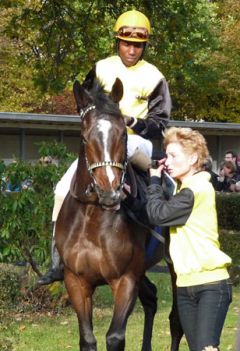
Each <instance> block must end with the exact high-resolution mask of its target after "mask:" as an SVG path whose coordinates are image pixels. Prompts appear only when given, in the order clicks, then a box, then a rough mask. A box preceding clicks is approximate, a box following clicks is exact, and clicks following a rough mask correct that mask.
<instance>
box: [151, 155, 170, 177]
mask: <svg viewBox="0 0 240 351" xmlns="http://www.w3.org/2000/svg"><path fill="white" fill-rule="evenodd" d="M165 162H166V158H163V159H161V160H159V161H157V163H158V167H157V168H150V169H149V174H150V177H154V176H155V177H159V178H161V176H162V171H163V170H164V169H166V166H165Z"/></svg>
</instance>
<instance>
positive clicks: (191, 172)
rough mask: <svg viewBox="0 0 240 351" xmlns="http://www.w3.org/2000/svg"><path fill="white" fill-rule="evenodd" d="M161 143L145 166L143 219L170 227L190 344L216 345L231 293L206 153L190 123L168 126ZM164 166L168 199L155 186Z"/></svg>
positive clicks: (197, 348)
mask: <svg viewBox="0 0 240 351" xmlns="http://www.w3.org/2000/svg"><path fill="white" fill-rule="evenodd" d="M164 145H165V148H166V154H167V158H166V159H164V160H161V161H159V164H158V168H157V169H151V170H150V176H151V184H150V185H149V187H148V194H147V198H148V200H147V205H146V207H147V213H148V217H149V221H150V222H151V223H152V224H154V225H159V226H169V227H170V255H171V258H172V261H173V264H174V269H175V272H176V274H177V300H178V310H179V316H180V320H181V324H182V327H183V330H184V333H185V335H186V339H187V342H188V345H189V348H190V350H191V351H208V350H209V351H211V350H219V348H218V346H219V344H220V335H221V331H222V328H223V324H224V320H225V317H226V314H227V310H228V307H229V304H230V302H231V299H232V290H231V282H230V280H229V274H228V271H227V266H229V265H230V264H231V258H230V257H229V256H227V255H226V254H225V253H224V252H222V251H221V249H220V246H219V241H218V225H217V213H216V204H215V191H214V189H213V186H212V184H211V183H210V175H209V173H207V172H205V171H202V169H203V165H204V161H205V159H206V157H207V156H208V149H207V145H206V141H205V139H204V137H203V136H202V135H201V134H200V133H199V132H197V131H193V130H192V129H190V128H170V129H168V130H167V131H166V133H165V138H164ZM164 171H165V172H167V173H168V174H169V175H170V176H171V177H172V178H173V179H174V180H176V182H177V183H176V193H175V194H174V195H173V196H171V197H170V198H169V199H168V200H166V199H165V197H164V193H163V191H162V187H161V186H160V178H161V175H162V172H164Z"/></svg>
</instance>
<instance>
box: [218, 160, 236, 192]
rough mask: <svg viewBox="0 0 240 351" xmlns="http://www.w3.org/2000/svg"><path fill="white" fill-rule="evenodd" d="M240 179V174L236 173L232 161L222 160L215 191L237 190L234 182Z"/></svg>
mask: <svg viewBox="0 0 240 351" xmlns="http://www.w3.org/2000/svg"><path fill="white" fill-rule="evenodd" d="M238 181H240V175H238V174H237V173H236V166H235V165H234V163H233V162H232V161H224V162H223V163H222V164H221V166H220V172H219V178H218V182H217V185H216V190H217V191H224V192H235V191H238V190H237V189H238V187H237V188H236V183H237V182H238Z"/></svg>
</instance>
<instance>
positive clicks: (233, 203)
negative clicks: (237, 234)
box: [216, 193, 240, 230]
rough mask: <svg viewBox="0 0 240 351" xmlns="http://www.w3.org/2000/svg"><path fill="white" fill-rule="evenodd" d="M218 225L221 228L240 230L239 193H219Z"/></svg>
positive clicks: (217, 202) (217, 198) (217, 200)
mask: <svg viewBox="0 0 240 351" xmlns="http://www.w3.org/2000/svg"><path fill="white" fill-rule="evenodd" d="M216 204H217V213H218V223H219V226H220V228H223V229H230V230H240V221H239V207H240V196H239V194H238V193H230V194H228V193H218V194H217V197H216Z"/></svg>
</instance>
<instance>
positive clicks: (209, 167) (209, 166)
mask: <svg viewBox="0 0 240 351" xmlns="http://www.w3.org/2000/svg"><path fill="white" fill-rule="evenodd" d="M203 170H204V171H206V172H208V173H209V174H210V176H211V178H210V182H211V183H212V185H213V187H214V189H215V190H216V189H217V185H218V174H217V173H215V172H213V170H212V157H211V156H210V155H209V156H208V157H207V158H206V160H205V162H204V164H203Z"/></svg>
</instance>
